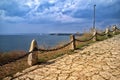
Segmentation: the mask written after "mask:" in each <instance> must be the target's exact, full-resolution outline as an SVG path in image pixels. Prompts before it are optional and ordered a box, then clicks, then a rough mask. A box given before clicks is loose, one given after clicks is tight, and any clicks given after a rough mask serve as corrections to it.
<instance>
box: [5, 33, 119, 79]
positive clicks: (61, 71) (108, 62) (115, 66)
mask: <svg viewBox="0 0 120 80" xmlns="http://www.w3.org/2000/svg"><path fill="white" fill-rule="evenodd" d="M75 52H76V53H75V54H72V55H64V56H62V57H59V58H57V59H56V60H51V61H49V62H48V63H47V64H43V65H35V66H33V67H31V68H28V69H26V70H24V71H23V72H21V73H20V72H19V73H17V74H15V75H14V79H13V80H120V35H117V36H115V37H113V38H111V39H107V40H104V41H101V42H97V43H94V44H92V45H91V46H88V47H86V48H85V49H84V50H76V51H75ZM6 79H7V78H6Z"/></svg>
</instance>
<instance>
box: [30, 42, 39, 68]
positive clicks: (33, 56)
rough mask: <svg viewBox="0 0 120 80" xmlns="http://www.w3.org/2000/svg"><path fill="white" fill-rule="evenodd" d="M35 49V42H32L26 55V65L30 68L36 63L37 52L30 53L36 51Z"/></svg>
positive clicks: (36, 47) (36, 46)
mask: <svg viewBox="0 0 120 80" xmlns="http://www.w3.org/2000/svg"><path fill="white" fill-rule="evenodd" d="M37 49H38V45H37V41H36V40H32V42H31V45H30V50H29V52H30V54H29V55H28V65H30V66H32V65H34V64H36V63H37V61H38V56H37V52H32V51H36V50H37Z"/></svg>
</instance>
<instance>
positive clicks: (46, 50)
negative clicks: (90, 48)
mask: <svg viewBox="0 0 120 80" xmlns="http://www.w3.org/2000/svg"><path fill="white" fill-rule="evenodd" d="M72 42H73V41H70V42H69V43H67V44H65V45H63V46H61V47H58V48H54V49H41V48H39V49H38V51H45V52H48V51H56V50H59V49H62V48H65V47H67V46H68V45H70V44H71V43H72Z"/></svg>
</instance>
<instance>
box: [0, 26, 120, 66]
mask: <svg viewBox="0 0 120 80" xmlns="http://www.w3.org/2000/svg"><path fill="white" fill-rule="evenodd" d="M116 30H118V31H120V29H119V28H117V27H114V29H113V30H112V31H110V30H108V29H106V31H105V32H103V33H98V32H96V31H95V32H94V34H93V35H92V36H91V37H90V38H88V39H86V40H79V39H75V35H73V36H72V38H71V39H70V42H68V43H66V44H64V45H63V46H60V47H57V48H53V49H42V48H38V45H37V41H36V40H33V41H32V42H31V46H30V50H29V52H28V53H26V54H25V55H23V56H21V57H19V58H16V59H13V60H10V61H9V62H6V63H3V64H1V63H0V66H2V65H5V64H8V63H10V62H15V61H16V60H19V59H22V58H24V57H26V56H28V64H29V65H33V64H35V63H36V62H35V61H37V57H36V56H37V55H34V52H35V51H42V52H49V51H57V50H60V49H64V48H65V47H67V46H69V45H70V47H71V48H70V49H73V50H74V49H75V48H74V46H76V45H75V41H78V42H87V41H90V40H92V39H96V37H97V35H98V36H105V35H108V34H109V32H116ZM77 36H78V35H77ZM80 36H81V35H80ZM95 41H97V40H95ZM33 59H34V60H33ZM33 61H34V63H33Z"/></svg>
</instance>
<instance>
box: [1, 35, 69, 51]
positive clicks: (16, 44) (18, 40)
mask: <svg viewBox="0 0 120 80" xmlns="http://www.w3.org/2000/svg"><path fill="white" fill-rule="evenodd" d="M33 39H35V40H36V41H37V43H38V45H39V46H43V47H46V48H52V47H54V46H56V45H58V44H60V43H66V42H69V36H68V35H63V36H62V35H49V34H24V35H0V52H8V51H14V50H24V51H29V47H30V43H31V41H32V40H33Z"/></svg>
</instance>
